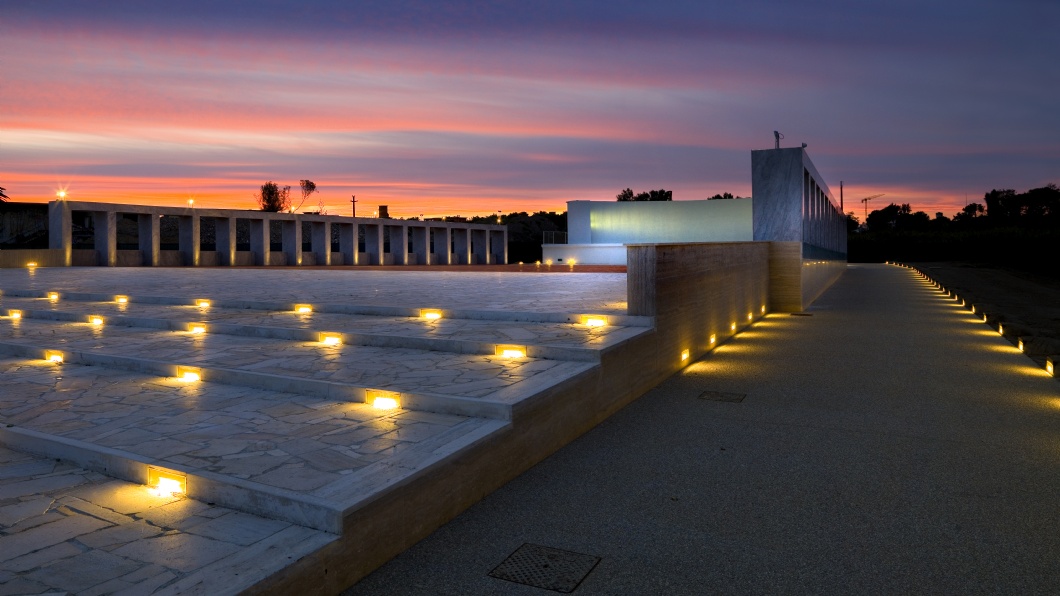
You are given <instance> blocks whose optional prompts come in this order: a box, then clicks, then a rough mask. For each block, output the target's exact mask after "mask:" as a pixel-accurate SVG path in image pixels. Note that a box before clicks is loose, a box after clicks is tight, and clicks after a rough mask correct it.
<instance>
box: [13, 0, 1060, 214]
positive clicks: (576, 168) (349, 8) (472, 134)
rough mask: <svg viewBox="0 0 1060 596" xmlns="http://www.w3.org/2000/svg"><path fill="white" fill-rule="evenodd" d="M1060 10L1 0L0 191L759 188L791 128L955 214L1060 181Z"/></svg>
mask: <svg viewBox="0 0 1060 596" xmlns="http://www.w3.org/2000/svg"><path fill="white" fill-rule="evenodd" d="M1058 22H1060V2H1056V1H1055V0H1028V1H1021V0H1012V1H992V2H982V1H975V0H961V1H955V0H940V1H933V2H923V1H916V2H912V1H909V2H907V1H888V2H858V1H848V2H838V1H828V2H817V1H812V0H811V1H803V2H790V1H788V0H782V1H781V0H778V1H769V2H756V1H752V2H724V3H722V2H717V3H715V2H702V1H699V2H696V1H688V2H676V1H674V2H666V1H662V2H654V3H648V2H629V1H621V0H606V1H584V2H579V1H572V0H566V1H551V0H545V1H539V0H535V1H533V2H526V1H518V2H516V1H493V2H486V1H482V2H442V1H411V0H409V1H405V0H388V1H380V2H370V1H369V2H350V1H339V0H336V1H332V2H324V1H316V2H314V1H300V2H279V1H270V0H241V1H223V0H213V1H204V2H200V1H194V0H193V1H181V2H166V3H162V2H142V1H139V0H137V1H122V0H108V1H106V2H100V1H81V2H79V1H70V0H48V1H38V2H34V1H29V0H5V1H4V2H2V3H0V75H2V82H0V186H2V187H5V188H6V189H7V194H8V195H9V196H10V197H11V199H12V200H15V201H32V202H44V201H47V200H50V199H52V198H54V196H55V193H56V191H57V190H58V189H59V188H66V189H67V191H68V192H69V196H70V198H72V199H77V200H90V201H110V202H120V203H146V204H158V205H179V204H185V203H186V201H187V200H188V199H189V198H194V199H195V204H196V206H202V207H225V208H256V205H255V203H254V199H253V194H254V193H255V191H256V190H257V188H258V187H259V186H260V185H261V183H262V182H264V181H266V180H274V181H276V182H278V183H280V184H281V185H283V184H289V185H291V186H292V187H295V190H297V185H298V180H299V179H302V178H308V179H311V180H313V181H315V182H316V183H317V185H318V188H319V196H320V197H322V198H323V199H324V204H325V208H326V209H327V210H328V211H329V212H331V213H336V214H340V215H342V214H345V215H348V214H349V209H350V204H349V198H350V195H351V194H356V195H357V198H358V211H359V214H360V215H366V214H369V213H370V212H371V211H372V210H374V209H375V206H376V205H379V204H387V205H389V206H390V213H391V214H392V215H394V216H397V217H408V216H418V215H420V214H424V215H427V216H432V215H457V214H460V215H476V214H486V213H496V212H497V211H503V212H505V213H507V212H510V211H538V210H548V211H552V210H564V209H565V203H566V201H568V200H614V196H615V194H616V193H617V192H618V191H620V190H622V189H623V188H626V187H632V188H633V189H634V190H635V191H642V190H649V189H654V188H660V187H661V188H666V189H672V190H673V191H674V199H675V200H682V199H703V198H706V197H708V196H710V195H713V194H715V193H720V192H731V193H734V194H736V195H738V196H748V195H750V193H751V188H750V164H751V158H750V151H751V150H752V149H766V148H771V147H772V146H773V131H774V130H779V131H780V132H782V133H784V135H785V137H786V139H785V140H784V141H783V142H782V146H789V147H790V146H798V145H799V144H800V143H803V142H805V143H807V144H808V145H809V148H808V151H809V154H810V157H811V159H812V160H813V161H814V163H815V164H816V166H817V169H818V171H819V172H820V173H821V175H822V176H824V178H825V179H826V181H827V182H828V184H829V186H830V187H831V189H832V191H833V194H835V195H836V198H838V195H839V181H840V180H843V181H844V183H845V197H846V210H847V211H855V212H856V214H857V215H858V217H862V215H863V211H862V205H861V203H860V202H858V200H857V199H859V198H861V197H864V196H868V195H873V194H877V193H885V195H884V196H883V197H880V198H878V199H876V200H875V201H874V202H872V203H871V204H870V209H871V208H878V207H883V206H885V205H886V204H887V203H888V202H895V203H910V204H911V205H912V207H913V208H914V209H915V210H923V211H927V212H928V213H931V214H934V212H936V211H943V212H945V213H946V214H947V215H952V214H953V213H954V212H956V211H958V210H959V209H960V208H961V207H963V206H964V205H965V203H966V200H967V201H977V200H978V201H981V200H982V196H983V193H985V192H987V191H989V190H990V189H992V188H1014V189H1016V190H1018V191H1024V190H1027V189H1029V188H1034V187H1039V186H1043V185H1045V184H1047V183H1050V182H1054V183H1060V108H1058V105H1060V101H1058V99H1057V98H1058V97H1060V49H1058V47H1060V46H1058V45H1057V41H1056V40H1057V30H1056V26H1057V23H1058ZM293 194H294V193H293ZM296 202H297V201H296ZM302 208H303V210H316V198H312V199H310V201H309V203H307V204H306V205H304V206H303V207H302Z"/></svg>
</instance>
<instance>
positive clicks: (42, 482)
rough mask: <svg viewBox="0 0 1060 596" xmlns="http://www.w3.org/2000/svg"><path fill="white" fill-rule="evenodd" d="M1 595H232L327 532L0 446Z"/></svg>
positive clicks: (316, 545) (322, 541) (326, 537)
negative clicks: (157, 491) (158, 490)
mask: <svg viewBox="0 0 1060 596" xmlns="http://www.w3.org/2000/svg"><path fill="white" fill-rule="evenodd" d="M0 469H2V470H3V473H2V474H0V576H3V578H4V579H3V585H4V588H5V589H4V591H5V593H24V594H38V593H47V592H55V593H71V594H73V593H78V594H80V593H88V592H91V593H97V594H125V593H136V594H149V593H154V594H168V593H172V594H179V593H190V592H197V593H205V594H218V595H221V594H238V593H240V592H241V591H243V590H245V589H248V588H251V587H252V586H254V585H255V584H256V583H258V582H260V581H261V580H263V579H265V578H266V577H268V576H270V575H271V574H273V573H276V572H279V571H280V570H281V569H283V568H284V567H286V566H288V565H290V563H291V561H292V560H297V559H299V558H301V557H303V556H306V555H309V554H310V553H312V552H314V551H316V550H318V549H320V548H323V547H324V546H326V545H327V544H328V543H331V542H333V541H335V540H337V537H336V536H335V535H334V534H330V533H327V532H323V531H320V530H313V529H310V528H306V527H302V526H298V525H295V524H292V523H290V522H281V521H277V520H273V519H267V518H263V517H260V516H254V515H248V514H246V513H243V512H240V511H237V510H234V509H231V508H227V507H221V506H219V505H216V504H213V505H210V504H207V503H204V502H201V501H196V500H193V499H189V498H187V497H181V496H170V495H158V494H154V493H152V492H151V491H149V490H147V488H146V487H144V486H143V485H140V484H135V483H131V482H127V481H123V480H116V479H114V478H111V477H108V476H105V475H102V474H99V473H97V472H93V471H90V470H87V469H85V468H81V467H77V466H75V465H71V464H68V463H64V462H57V461H55V459H53V458H47V457H43V456H39V455H32V454H27V453H21V452H17V451H13V450H10V449H6V448H3V447H0Z"/></svg>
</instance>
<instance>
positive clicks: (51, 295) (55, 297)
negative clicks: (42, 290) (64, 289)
mask: <svg viewBox="0 0 1060 596" xmlns="http://www.w3.org/2000/svg"><path fill="white" fill-rule="evenodd" d="M58 299H59V292H48V300H51V301H52V302H55V301H56V300H58Z"/></svg>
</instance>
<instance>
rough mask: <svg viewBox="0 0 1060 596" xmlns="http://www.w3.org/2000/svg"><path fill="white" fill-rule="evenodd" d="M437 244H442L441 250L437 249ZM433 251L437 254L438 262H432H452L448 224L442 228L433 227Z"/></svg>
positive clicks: (440, 263)
mask: <svg viewBox="0 0 1060 596" xmlns="http://www.w3.org/2000/svg"><path fill="white" fill-rule="evenodd" d="M439 244H442V247H441V248H442V250H438V245H439ZM434 253H435V254H436V255H437V256H438V262H437V263H432V264H434V265H452V264H453V236H452V234H451V233H450V227H449V226H445V227H444V228H434Z"/></svg>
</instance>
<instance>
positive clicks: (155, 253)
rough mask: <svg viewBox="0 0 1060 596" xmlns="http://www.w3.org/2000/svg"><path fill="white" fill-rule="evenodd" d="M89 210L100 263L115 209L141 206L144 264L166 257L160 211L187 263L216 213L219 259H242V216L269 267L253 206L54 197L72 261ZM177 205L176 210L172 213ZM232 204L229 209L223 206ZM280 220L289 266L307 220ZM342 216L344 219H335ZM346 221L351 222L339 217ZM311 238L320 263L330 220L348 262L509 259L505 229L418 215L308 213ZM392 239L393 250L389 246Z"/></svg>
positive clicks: (55, 216) (54, 224)
mask: <svg viewBox="0 0 1060 596" xmlns="http://www.w3.org/2000/svg"><path fill="white" fill-rule="evenodd" d="M75 210H76V211H84V212H87V213H89V214H90V216H91V217H92V225H93V227H94V230H95V246H94V248H95V250H96V251H97V253H98V255H99V261H98V262H99V264H100V265H104V266H111V267H113V266H115V265H116V264H117V215H118V213H135V214H136V215H137V227H138V231H139V250H140V253H141V262H142V264H143V265H145V266H157V265H159V264H160V226H159V218H160V217H161V216H162V215H166V214H168V215H175V216H176V217H178V251H179V253H180V255H181V263H182V264H183V265H185V266H192V267H195V266H199V265H200V264H201V253H200V233H201V219H202V218H207V219H211V220H213V223H214V226H215V230H216V234H215V237H216V251H217V254H218V262H219V263H220V264H221V265H225V266H231V265H236V264H237V261H238V259H237V251H236V222H237V220H238V219H247V220H249V223H250V254H251V259H250V261H251V263H253V264H254V265H259V266H268V265H269V264H270V263H271V261H272V254H271V253H272V251H271V243H270V240H271V238H270V222H271V221H272V218H270V217H268V216H267V215H262V216H257V217H246V215H247V214H248V212H246V211H235V210H208V211H212V212H214V213H217V212H222V214H221V215H201V214H200V213H198V212H196V211H194V210H187V209H182V210H174V209H166V208H150V207H145V206H140V205H135V206H133V205H110V204H98V203H80V202H68V201H52V202H51V203H50V204H49V206H48V218H49V247H50V248H53V249H59V250H62V251H63V252H62V257H63V258H62V261H63V262H64V263H65V264H66V266H69V265H71V264H72V254H73V253H72V248H73V233H72V231H73V225H72V212H73V211H75ZM170 211H176V212H175V213H169V212H170ZM224 211H227V212H228V214H224V213H223V212H224ZM276 219H278V220H279V221H281V222H282V233H281V244H282V247H283V248H282V252H283V254H284V256H285V257H286V258H285V260H286V262H287V264H288V265H295V266H296V265H301V264H302V262H303V258H302V222H303V219H302V218H301V217H298V216H294V217H283V218H276ZM332 219H336V220H339V221H332ZM341 220H347V221H341ZM309 224H310V234H311V236H310V238H311V245H312V254H313V256H314V261H315V262H316V264H318V265H331V264H332V263H333V259H332V251H331V234H332V230H331V227H332V226H338V228H339V230H338V237H339V254H340V255H342V263H343V264H345V265H386V264H392V265H408V264H418V265H465V264H504V263H507V261H508V247H507V240H508V234H507V229H505V228H502V227H501V226H482V225H476V224H465V225H461V224H459V223H451V222H417V221H405V220H383V219H363V220H357V219H352V218H337V217H336V218H328V219H323V220H320V219H310V220H309ZM359 226H363V229H364V252H363V253H361V252H360V251H359V246H358V244H359V238H360V233H359V231H360V228H359ZM387 244H389V246H390V250H389V252H387V251H386V245H387Z"/></svg>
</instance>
